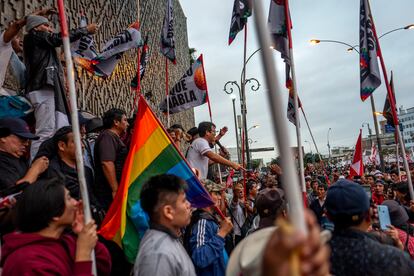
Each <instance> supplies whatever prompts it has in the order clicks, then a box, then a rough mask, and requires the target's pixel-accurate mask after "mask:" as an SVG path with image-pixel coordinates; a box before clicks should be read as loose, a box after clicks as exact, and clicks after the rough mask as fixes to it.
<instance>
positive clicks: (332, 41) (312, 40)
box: [310, 24, 414, 171]
mask: <svg viewBox="0 0 414 276" xmlns="http://www.w3.org/2000/svg"><path fill="white" fill-rule="evenodd" d="M411 29H414V24H410V25H407V26H404V27H400V28H396V29H393V30H391V31H388V32H386V33H384V34H382V35H380V36H379V37H378V39H380V38H382V37H384V36H386V35H388V34H390V33H393V32H396V31H399V30H411ZM321 42H331V43H337V44H342V45H346V46H348V47H350V48H348V49H347V51H348V52H351V51H356V52H357V53H358V54H359V51H358V50H357V49H356V47H358V45H354V46H352V45H351V44H349V43H346V42H343V41H339V40H326V39H325V40H322V39H311V40H310V43H311V44H312V45H316V44H319V43H321ZM370 99H371V108H372V116H373V119H374V125H375V135H376V138H377V144H378V152H379V156H380V162H381V170H382V171H385V164H384V157H383V154H382V145H381V140H380V137H379V128H378V121H377V116H376V114H375V102H374V96H373V94H371V96H370ZM328 145H329V143H328ZM328 147H329V146H328Z"/></svg>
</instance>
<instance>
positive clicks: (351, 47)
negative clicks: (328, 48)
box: [309, 24, 414, 54]
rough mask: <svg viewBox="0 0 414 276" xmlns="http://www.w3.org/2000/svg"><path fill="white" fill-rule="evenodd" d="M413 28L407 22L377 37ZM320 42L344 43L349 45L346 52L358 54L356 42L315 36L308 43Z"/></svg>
mask: <svg viewBox="0 0 414 276" xmlns="http://www.w3.org/2000/svg"><path fill="white" fill-rule="evenodd" d="M413 29H414V24H409V25H407V26H404V27H400V28H396V29H392V30H391V31H388V32H385V33H383V34H382V35H380V36H379V37H378V39H380V38H382V37H384V36H386V35H388V34H390V33H393V32H396V31H400V30H413ZM321 42H331V43H338V44H343V45H346V46H348V47H349V48H348V49H346V50H347V51H348V52H352V51H355V52H357V53H358V54H359V51H358V50H357V49H356V47H359V45H358V44H356V45H351V44H348V43H346V42H343V41H339V40H329V39H315V38H314V39H311V40H310V41H309V43H310V44H312V45H316V44H319V43H321Z"/></svg>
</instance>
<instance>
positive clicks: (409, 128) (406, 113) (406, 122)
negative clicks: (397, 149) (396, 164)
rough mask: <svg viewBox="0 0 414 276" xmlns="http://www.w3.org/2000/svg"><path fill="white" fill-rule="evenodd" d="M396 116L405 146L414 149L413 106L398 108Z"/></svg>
mask: <svg viewBox="0 0 414 276" xmlns="http://www.w3.org/2000/svg"><path fill="white" fill-rule="evenodd" d="M398 117H399V120H400V123H401V125H402V133H403V138H404V143H405V147H406V148H407V149H410V150H412V149H414V107H411V108H408V109H403V107H402V106H401V107H400V108H399V112H398Z"/></svg>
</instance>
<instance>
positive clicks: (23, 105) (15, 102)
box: [0, 96, 33, 118]
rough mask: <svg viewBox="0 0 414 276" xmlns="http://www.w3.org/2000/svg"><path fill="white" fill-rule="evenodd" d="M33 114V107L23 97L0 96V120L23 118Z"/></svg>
mask: <svg viewBox="0 0 414 276" xmlns="http://www.w3.org/2000/svg"><path fill="white" fill-rule="evenodd" d="M31 112H33V106H32V105H31V104H30V102H29V101H28V100H27V99H26V98H25V97H22V96H0V118H4V117H17V118H21V117H24V116H26V115H28V114H30V113H31Z"/></svg>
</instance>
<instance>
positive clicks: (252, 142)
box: [249, 138, 257, 145]
mask: <svg viewBox="0 0 414 276" xmlns="http://www.w3.org/2000/svg"><path fill="white" fill-rule="evenodd" d="M254 143H257V140H254V141H253V139H251V138H249V144H250V145H251V144H254Z"/></svg>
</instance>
